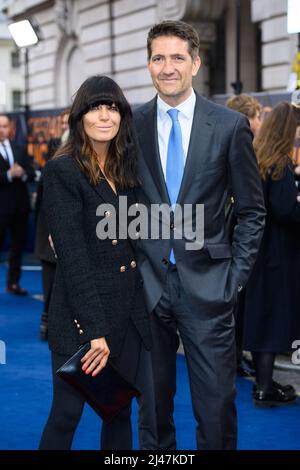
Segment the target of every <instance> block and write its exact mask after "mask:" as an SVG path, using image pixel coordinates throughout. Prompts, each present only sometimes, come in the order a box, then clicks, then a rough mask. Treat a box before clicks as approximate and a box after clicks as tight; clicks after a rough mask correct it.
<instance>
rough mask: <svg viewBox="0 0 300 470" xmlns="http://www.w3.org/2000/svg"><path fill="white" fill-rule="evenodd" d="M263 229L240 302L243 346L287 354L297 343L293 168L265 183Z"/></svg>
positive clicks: (298, 256) (299, 306)
mask: <svg viewBox="0 0 300 470" xmlns="http://www.w3.org/2000/svg"><path fill="white" fill-rule="evenodd" d="M264 195H265V201H266V207H267V218H266V228H265V232H264V236H263V239H262V244H261V247H260V250H259V253H258V257H257V260H256V263H255V265H254V269H253V272H252V274H251V276H250V279H249V282H248V284H247V289H246V297H245V319H244V347H245V349H247V350H249V351H267V352H270V351H274V352H280V351H287V350H289V349H290V348H291V346H292V342H293V341H294V340H296V339H299V338H300V204H299V203H298V202H297V188H296V185H295V181H294V175H293V171H292V169H287V171H286V173H285V174H284V176H283V177H282V178H281V179H280V180H278V181H274V180H272V179H271V178H268V179H267V181H266V182H264Z"/></svg>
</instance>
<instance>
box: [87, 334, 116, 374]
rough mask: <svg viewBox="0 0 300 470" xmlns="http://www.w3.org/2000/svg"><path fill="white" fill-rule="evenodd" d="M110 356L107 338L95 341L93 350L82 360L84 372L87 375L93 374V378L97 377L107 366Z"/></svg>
mask: <svg viewBox="0 0 300 470" xmlns="http://www.w3.org/2000/svg"><path fill="white" fill-rule="evenodd" d="M109 354H110V350H109V348H108V346H107V342H106V340H105V338H99V339H93V340H92V341H91V349H90V350H89V351H88V352H87V353H86V355H85V356H84V357H83V358H82V359H81V362H82V364H83V365H82V370H84V371H85V373H86V374H90V373H91V372H92V376H93V377H95V376H96V375H98V374H99V372H101V370H102V369H103V368H104V367H105V366H106V363H107V360H108V356H109Z"/></svg>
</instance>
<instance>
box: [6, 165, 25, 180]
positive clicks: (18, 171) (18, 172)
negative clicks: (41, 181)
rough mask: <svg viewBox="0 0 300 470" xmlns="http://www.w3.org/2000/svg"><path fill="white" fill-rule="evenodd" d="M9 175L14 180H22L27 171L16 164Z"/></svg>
mask: <svg viewBox="0 0 300 470" xmlns="http://www.w3.org/2000/svg"><path fill="white" fill-rule="evenodd" d="M9 174H10V176H11V177H12V178H22V176H23V175H25V171H24V168H22V167H21V166H20V165H18V163H14V164H13V165H12V166H11V168H10V170H9Z"/></svg>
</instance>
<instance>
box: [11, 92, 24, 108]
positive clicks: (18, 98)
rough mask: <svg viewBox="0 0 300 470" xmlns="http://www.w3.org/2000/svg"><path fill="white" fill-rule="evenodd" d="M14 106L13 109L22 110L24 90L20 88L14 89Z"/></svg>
mask: <svg viewBox="0 0 300 470" xmlns="http://www.w3.org/2000/svg"><path fill="white" fill-rule="evenodd" d="M12 108H13V111H20V109H21V108H22V92H21V91H20V90H13V91H12Z"/></svg>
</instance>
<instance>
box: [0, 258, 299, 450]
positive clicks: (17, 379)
mask: <svg viewBox="0 0 300 470" xmlns="http://www.w3.org/2000/svg"><path fill="white" fill-rule="evenodd" d="M4 277H5V269H4V266H3V265H2V266H0V340H2V341H4V342H5V343H6V348H7V351H6V352H7V361H6V362H7V363H6V365H1V364H0V380H1V387H0V422H1V426H0V449H1V450H14V449H17V450H30V449H36V448H37V446H38V442H39V437H40V435H41V432H42V429H43V426H44V424H45V421H46V419H47V416H48V412H49V407H50V402H51V377H50V354H49V350H48V346H47V344H45V343H43V342H41V341H40V340H39V338H38V335H39V320H40V313H41V309H42V303H41V302H39V301H38V300H34V299H33V298H32V297H27V298H18V297H15V296H11V295H8V294H5V292H4ZM40 278H41V273H40V272H24V273H23V276H22V286H23V287H25V288H27V289H29V291H30V294H31V295H33V294H36V293H41V279H40ZM177 364H178V367H177V373H178V390H177V395H176V403H175V408H176V412H175V420H176V427H177V438H178V448H179V449H187V450H192V449H195V435H194V434H195V433H194V428H195V422H194V418H193V415H192V409H191V402H190V397H189V392H188V390H189V387H188V379H187V371H186V364H185V359H184V357H182V356H178V361H177ZM251 388H252V384H251V383H250V382H249V381H247V380H245V379H242V378H238V380H237V389H238V396H237V409H238V424H239V439H238V448H239V449H249V450H252V449H258V450H259V449H265V450H272V449H278V450H284V449H285V450H300V437H299V422H300V406H299V405H297V406H293V407H287V408H276V409H267V410H260V409H255V408H254V407H253V405H252V402H251ZM136 420H137V408H136V404H134V406H133V423H134V446H135V448H138V443H137V429H136ZM99 435H100V423H99V418H98V417H97V416H96V415H95V414H94V412H93V411H92V410H91V409H90V408H89V407H88V406H86V407H85V410H84V414H83V417H82V420H81V422H80V425H79V427H78V429H77V432H76V436H75V440H74V445H73V448H74V449H86V450H90V449H97V448H99Z"/></svg>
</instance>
